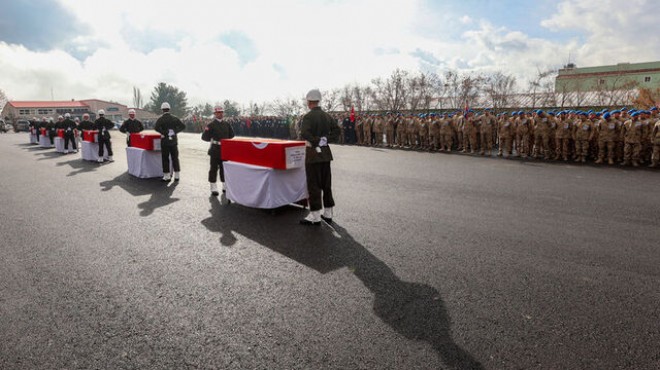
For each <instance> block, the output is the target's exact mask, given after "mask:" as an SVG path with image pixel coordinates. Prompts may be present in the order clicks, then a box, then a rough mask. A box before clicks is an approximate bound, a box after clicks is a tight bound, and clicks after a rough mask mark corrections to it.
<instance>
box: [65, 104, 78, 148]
mask: <svg viewBox="0 0 660 370" xmlns="http://www.w3.org/2000/svg"><path fill="white" fill-rule="evenodd" d="M62 129H63V130H64V154H67V153H69V142H71V145H72V146H73V150H72V151H73V152H74V153H77V152H78V146H77V145H76V136H77V134H78V126H77V125H76V123H75V122H74V121H72V120H71V114H69V113H65V114H64V121H62Z"/></svg>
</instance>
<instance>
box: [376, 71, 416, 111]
mask: <svg viewBox="0 0 660 370" xmlns="http://www.w3.org/2000/svg"><path fill="white" fill-rule="evenodd" d="M408 78H409V76H408V72H406V71H403V70H400V69H396V70H395V71H394V72H392V74H391V75H390V77H388V78H387V79H386V80H383V79H382V78H376V79H374V80H372V81H371V82H372V84H373V85H374V89H373V97H374V102H375V105H376V108H377V109H380V110H389V111H392V112H398V111H400V110H403V109H405V108H406V103H407V100H408V99H407V95H408V93H409V91H408V87H409V86H408Z"/></svg>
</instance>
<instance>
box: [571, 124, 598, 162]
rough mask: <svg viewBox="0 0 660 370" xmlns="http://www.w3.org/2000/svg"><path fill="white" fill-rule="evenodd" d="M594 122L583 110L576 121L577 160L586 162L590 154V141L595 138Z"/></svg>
mask: <svg viewBox="0 0 660 370" xmlns="http://www.w3.org/2000/svg"><path fill="white" fill-rule="evenodd" d="M593 134H594V129H593V122H591V120H589V118H588V117H587V113H585V112H581V113H580V114H579V119H578V120H577V121H576V125H575V129H574V135H573V137H574V139H575V162H582V163H585V162H586V161H587V157H588V156H589V142H590V141H591V140H592V139H593Z"/></svg>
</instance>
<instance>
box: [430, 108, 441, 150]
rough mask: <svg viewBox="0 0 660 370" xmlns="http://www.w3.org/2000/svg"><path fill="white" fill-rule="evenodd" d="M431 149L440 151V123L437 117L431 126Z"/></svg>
mask: <svg viewBox="0 0 660 370" xmlns="http://www.w3.org/2000/svg"><path fill="white" fill-rule="evenodd" d="M429 147H430V149H431V150H438V148H439V147H440V122H439V120H438V118H437V117H435V115H434V116H433V118H431V123H430V124H429Z"/></svg>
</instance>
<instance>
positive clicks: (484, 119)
mask: <svg viewBox="0 0 660 370" xmlns="http://www.w3.org/2000/svg"><path fill="white" fill-rule="evenodd" d="M494 131H497V122H496V120H495V117H493V116H492V115H491V114H490V113H486V114H484V115H483V116H481V125H480V133H481V155H484V154H488V155H489V156H490V155H491V154H492V153H493V132H494Z"/></svg>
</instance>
